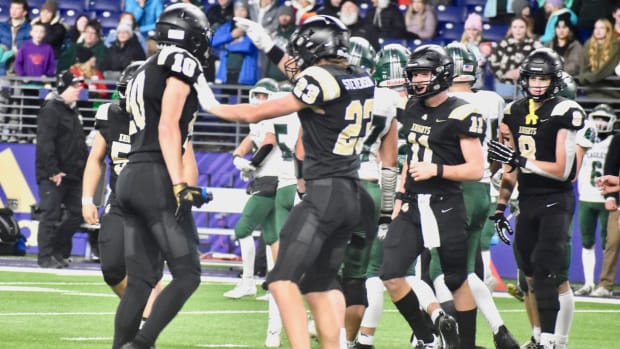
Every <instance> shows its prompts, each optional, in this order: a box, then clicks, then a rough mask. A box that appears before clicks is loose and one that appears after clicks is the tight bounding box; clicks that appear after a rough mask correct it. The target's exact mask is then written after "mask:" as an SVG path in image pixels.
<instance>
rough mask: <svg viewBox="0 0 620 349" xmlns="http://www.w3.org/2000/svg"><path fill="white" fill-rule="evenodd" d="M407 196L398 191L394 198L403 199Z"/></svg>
mask: <svg viewBox="0 0 620 349" xmlns="http://www.w3.org/2000/svg"><path fill="white" fill-rule="evenodd" d="M404 198H405V193H403V192H400V191H397V192H396V194H394V200H395V201H396V200H400V201H403V199H404Z"/></svg>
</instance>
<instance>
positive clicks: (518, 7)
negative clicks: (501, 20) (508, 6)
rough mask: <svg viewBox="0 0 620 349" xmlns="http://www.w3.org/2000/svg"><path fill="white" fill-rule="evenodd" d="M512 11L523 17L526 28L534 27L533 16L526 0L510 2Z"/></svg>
mask: <svg viewBox="0 0 620 349" xmlns="http://www.w3.org/2000/svg"><path fill="white" fill-rule="evenodd" d="M512 13H514V15H515V16H517V17H519V16H520V17H523V19H525V21H526V22H527V27H528V28H530V29H531V28H534V16H533V14H532V7H531V6H530V2H529V1H528V0H514V1H513V2H512Z"/></svg>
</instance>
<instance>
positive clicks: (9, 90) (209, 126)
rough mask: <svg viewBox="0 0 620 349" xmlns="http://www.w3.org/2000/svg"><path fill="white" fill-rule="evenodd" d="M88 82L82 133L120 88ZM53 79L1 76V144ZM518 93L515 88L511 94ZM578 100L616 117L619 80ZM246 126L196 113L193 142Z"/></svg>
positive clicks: (228, 94)
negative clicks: (96, 86)
mask: <svg viewBox="0 0 620 349" xmlns="http://www.w3.org/2000/svg"><path fill="white" fill-rule="evenodd" d="M87 82H88V83H90V82H93V83H102V84H106V86H107V88H106V89H105V90H97V89H88V90H83V95H82V96H81V98H80V101H78V105H77V106H78V109H79V110H80V113H81V115H82V120H83V125H84V130H85V132H86V134H88V133H90V131H92V129H93V127H94V120H95V113H96V110H97V107H98V106H99V105H101V104H103V103H106V102H109V101H110V100H111V99H112V96H113V95H114V92H115V89H116V81H109V80H99V81H95V80H91V81H87ZM54 83H55V81H54V80H53V79H51V78H27V79H26V78H23V77H8V76H7V77H0V142H7V143H17V142H21V143H33V142H34V141H35V139H36V127H37V123H36V117H37V114H38V112H39V108H40V106H41V103H42V101H43V100H44V98H45V97H46V96H47V94H48V93H49V92H50V91H52V90H53V88H52V86H53V84H54ZM211 86H212V88H213V91H214V93H215V95H216V97H217V98H218V99H219V100H220V101H222V102H223V103H230V104H235V103H239V102H247V100H248V97H247V96H248V91H249V89H250V88H251V86H247V85H217V84H213V85H211ZM517 95H518V89H517V87H516V86H515V93H514V94H513V96H504V98H506V99H508V100H510V99H513V98H515V96H517ZM577 102H579V103H580V104H581V105H582V106H583V107H584V108H585V109H586V111H589V110H590V109H592V108H593V107H594V106H595V105H596V104H599V103H608V104H610V105H611V106H612V107H613V108H614V110H616V113H617V112H618V111H619V110H620V77H610V78H608V79H606V80H604V81H603V83H602V84H600V85H598V86H596V87H588V86H577ZM248 130H249V128H248V125H247V124H243V123H234V122H227V121H223V120H221V119H219V118H217V117H214V116H213V115H209V114H208V113H205V112H204V111H200V112H199V113H198V118H197V121H196V123H195V125H194V136H193V139H192V140H193V143H194V146H195V148H196V150H197V151H213V152H228V151H232V150H234V148H235V147H236V146H237V145H238V144H239V143H240V142H241V140H243V138H244V137H245V136H246V135H247V133H248Z"/></svg>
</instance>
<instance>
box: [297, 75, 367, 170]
mask: <svg viewBox="0 0 620 349" xmlns="http://www.w3.org/2000/svg"><path fill="white" fill-rule="evenodd" d="M374 90H375V84H374V82H373V80H372V78H371V77H370V75H368V73H366V72H365V71H363V70H362V69H360V68H358V67H356V66H348V67H343V66H340V65H331V64H328V65H320V66H313V67H310V68H307V69H305V70H304V71H303V72H302V73H301V74H300V76H299V78H298V79H297V80H296V82H295V87H294V89H293V95H295V97H297V98H298V99H299V100H300V101H301V102H303V103H304V104H307V105H309V106H310V107H309V108H304V109H302V110H300V111H299V112H298V115H299V119H300V121H301V125H302V129H303V144H304V151H305V158H304V170H303V173H304V179H306V180H311V179H317V178H326V177H344V178H358V173H357V170H358V169H359V165H360V163H359V153H360V152H361V150H362V147H363V145H364V138H365V136H366V133H367V132H368V130H369V128H370V125H371V121H372V110H373V103H374V100H373V96H374Z"/></svg>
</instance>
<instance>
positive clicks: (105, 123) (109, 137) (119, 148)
mask: <svg viewBox="0 0 620 349" xmlns="http://www.w3.org/2000/svg"><path fill="white" fill-rule="evenodd" d="M129 121H130V119H129V114H128V113H127V112H126V111H124V110H121V107H120V106H119V105H118V104H116V103H106V104H103V105H101V106H100V107H99V109H97V114H96V115H95V129H96V130H97V131H99V133H100V134H101V136H102V137H103V139H105V142H106V156H107V157H108V158H109V159H110V162H111V165H112V170H111V171H110V188H111V189H112V191H114V189H115V187H116V178H118V175H119V173H121V170H122V169H123V167H124V166H125V164H126V163H127V161H128V160H127V156H128V154H129V150H130V149H131V141H130V138H129Z"/></svg>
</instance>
